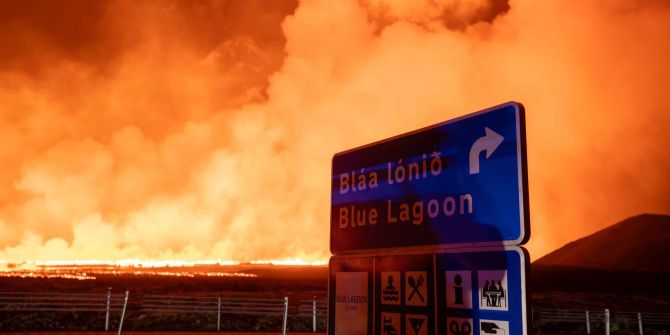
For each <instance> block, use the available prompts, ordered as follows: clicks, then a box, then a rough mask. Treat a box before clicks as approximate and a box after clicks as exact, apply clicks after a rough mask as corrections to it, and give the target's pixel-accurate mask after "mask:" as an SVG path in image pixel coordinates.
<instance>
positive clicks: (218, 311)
mask: <svg viewBox="0 0 670 335" xmlns="http://www.w3.org/2000/svg"><path fill="white" fill-rule="evenodd" d="M216 331H217V332H218V331H221V296H219V305H218V308H217V309H216Z"/></svg>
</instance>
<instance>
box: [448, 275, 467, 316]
mask: <svg viewBox="0 0 670 335" xmlns="http://www.w3.org/2000/svg"><path fill="white" fill-rule="evenodd" d="M445 275H446V278H447V307H448V308H467V309H472V273H471V272H470V271H445Z"/></svg>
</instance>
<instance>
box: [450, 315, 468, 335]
mask: <svg viewBox="0 0 670 335" xmlns="http://www.w3.org/2000/svg"><path fill="white" fill-rule="evenodd" d="M472 330H473V329H472V319H465V318H447V335H471V334H472V333H473V331H472Z"/></svg>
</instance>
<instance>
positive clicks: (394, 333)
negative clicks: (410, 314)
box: [379, 313, 401, 335]
mask: <svg viewBox="0 0 670 335" xmlns="http://www.w3.org/2000/svg"><path fill="white" fill-rule="evenodd" d="M379 321H381V325H382V334H383V335H400V331H401V329H400V314H399V313H382V317H381V320H379Z"/></svg>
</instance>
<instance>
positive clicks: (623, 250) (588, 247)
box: [533, 214, 670, 273]
mask: <svg viewBox="0 0 670 335" xmlns="http://www.w3.org/2000/svg"><path fill="white" fill-rule="evenodd" d="M533 267H534V268H535V267H569V268H580V269H594V270H606V271H615V272H657V273H658V272H660V273H670V216H668V215H655V214H642V215H638V216H634V217H631V218H628V219H625V220H623V221H621V222H619V223H616V224H614V225H612V226H610V227H607V228H605V229H603V230H600V231H598V232H596V233H594V234H591V235H589V236H586V237H583V238H581V239H578V240H576V241H573V242H570V243H568V244H566V245H565V246H563V247H561V248H559V249H557V250H555V251H553V252H551V253H550V254H548V255H546V256H544V257H542V258H540V259H538V260H536V261H535V262H533Z"/></svg>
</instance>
